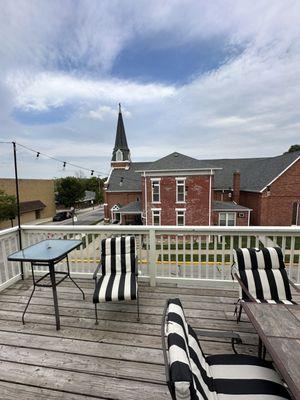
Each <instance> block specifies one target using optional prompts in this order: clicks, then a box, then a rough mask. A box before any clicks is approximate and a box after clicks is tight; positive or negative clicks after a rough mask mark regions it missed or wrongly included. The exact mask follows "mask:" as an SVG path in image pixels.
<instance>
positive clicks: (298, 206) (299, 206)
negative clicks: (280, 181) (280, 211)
mask: <svg viewBox="0 0 300 400" xmlns="http://www.w3.org/2000/svg"><path fill="white" fill-rule="evenodd" d="M299 212H300V202H299V201H295V202H294V203H293V210H292V225H298V224H299Z"/></svg>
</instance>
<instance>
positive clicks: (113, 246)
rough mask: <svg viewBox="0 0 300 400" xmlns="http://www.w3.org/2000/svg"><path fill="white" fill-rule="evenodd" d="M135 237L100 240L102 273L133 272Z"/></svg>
mask: <svg viewBox="0 0 300 400" xmlns="http://www.w3.org/2000/svg"><path fill="white" fill-rule="evenodd" d="M135 256H136V247H135V237H134V236H125V237H117V238H107V239H103V240H102V242H101V262H102V275H106V274H121V273H122V274H124V273H127V272H131V273H134V272H135Z"/></svg>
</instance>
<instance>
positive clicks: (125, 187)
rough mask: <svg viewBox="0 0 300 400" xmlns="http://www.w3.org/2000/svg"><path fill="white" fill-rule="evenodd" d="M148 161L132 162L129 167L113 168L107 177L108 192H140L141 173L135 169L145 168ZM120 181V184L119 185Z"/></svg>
mask: <svg viewBox="0 0 300 400" xmlns="http://www.w3.org/2000/svg"><path fill="white" fill-rule="evenodd" d="M148 164H151V163H150V162H132V163H130V166H129V169H113V170H112V172H111V175H110V178H109V182H108V186H107V191H108V192H130V191H131V192H141V191H142V188H141V174H140V172H136V171H137V170H143V169H145V168H147V165H148ZM120 183H121V185H120Z"/></svg>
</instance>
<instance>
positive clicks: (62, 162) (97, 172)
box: [0, 142, 107, 177]
mask: <svg viewBox="0 0 300 400" xmlns="http://www.w3.org/2000/svg"><path fill="white" fill-rule="evenodd" d="M0 143H2V142H0ZM6 143H11V142H6ZM16 145H17V146H19V147H23V148H24V149H26V150H28V151H31V152H32V153H35V154H36V158H39V157H40V156H43V157H46V158H49V159H51V160H54V161H57V162H59V163H60V164H62V165H63V168H65V167H66V166H67V165H69V166H71V167H74V168H79V169H82V170H84V171H89V172H90V173H91V176H93V175H94V173H95V174H97V175H103V176H104V177H105V176H107V173H106V172H103V171H98V170H96V169H93V168H86V167H83V166H81V165H78V164H73V163H71V162H69V161H64V160H60V159H58V158H56V157H53V156H50V155H49V154H45V153H43V152H41V151H38V150H34V149H32V148H30V147H27V146H25V145H24V144H21V143H18V142H16Z"/></svg>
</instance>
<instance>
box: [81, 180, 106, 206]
mask: <svg viewBox="0 0 300 400" xmlns="http://www.w3.org/2000/svg"><path fill="white" fill-rule="evenodd" d="M103 185H104V183H103V180H102V179H101V178H97V177H96V176H92V177H91V178H89V179H85V190H90V191H92V192H95V193H96V199H95V200H96V203H102V202H103V198H104V196H103Z"/></svg>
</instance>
